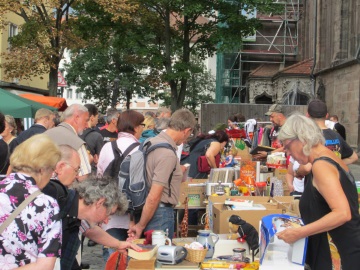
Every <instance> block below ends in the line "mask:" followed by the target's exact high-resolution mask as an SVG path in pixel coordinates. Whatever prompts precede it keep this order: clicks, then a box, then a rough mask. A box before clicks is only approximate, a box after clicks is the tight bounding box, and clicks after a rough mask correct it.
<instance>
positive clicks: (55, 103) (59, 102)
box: [20, 94, 68, 111]
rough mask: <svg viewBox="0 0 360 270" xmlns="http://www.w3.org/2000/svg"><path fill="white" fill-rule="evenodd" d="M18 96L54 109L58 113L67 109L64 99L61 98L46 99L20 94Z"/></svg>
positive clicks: (44, 97)
mask: <svg viewBox="0 0 360 270" xmlns="http://www.w3.org/2000/svg"><path fill="white" fill-rule="evenodd" d="M20 96H21V97H23V98H27V99H30V100H32V101H36V102H39V103H42V104H45V105H48V106H51V107H55V108H57V109H58V110H59V111H65V109H66V108H67V107H68V105H67V103H66V99H65V98H61V97H46V96H40V95H34V94H20Z"/></svg>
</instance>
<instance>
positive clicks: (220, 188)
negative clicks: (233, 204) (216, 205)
mask: <svg viewBox="0 0 360 270" xmlns="http://www.w3.org/2000/svg"><path fill="white" fill-rule="evenodd" d="M214 192H215V193H216V194H217V195H219V196H222V195H224V193H225V190H224V186H223V185H222V184H221V181H219V182H218V185H217V186H215V187H214Z"/></svg>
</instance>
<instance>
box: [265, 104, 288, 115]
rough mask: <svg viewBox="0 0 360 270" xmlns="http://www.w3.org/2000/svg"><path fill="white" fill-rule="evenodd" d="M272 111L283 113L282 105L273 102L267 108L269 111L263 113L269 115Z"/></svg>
mask: <svg viewBox="0 0 360 270" xmlns="http://www.w3.org/2000/svg"><path fill="white" fill-rule="evenodd" d="M274 112H276V113H284V110H283V107H282V106H281V105H279V104H273V105H271V107H270V108H269V111H268V112H267V113H265V115H271V114H272V113H274Z"/></svg>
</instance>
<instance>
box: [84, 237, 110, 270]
mask: <svg viewBox="0 0 360 270" xmlns="http://www.w3.org/2000/svg"><path fill="white" fill-rule="evenodd" d="M87 241H88V239H87V238H86V239H85V241H84V250H83V257H82V261H83V262H84V263H88V264H90V268H89V269H90V270H104V268H105V262H104V259H103V257H102V245H96V246H93V247H88V246H87Z"/></svg>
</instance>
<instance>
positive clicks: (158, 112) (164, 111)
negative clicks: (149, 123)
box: [155, 107, 171, 117]
mask: <svg viewBox="0 0 360 270" xmlns="http://www.w3.org/2000/svg"><path fill="white" fill-rule="evenodd" d="M163 113H169V114H170V115H171V110H170V109H169V108H166V107H159V108H158V110H157V112H156V114H155V116H156V117H159V116H160V115H161V114H163Z"/></svg>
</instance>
